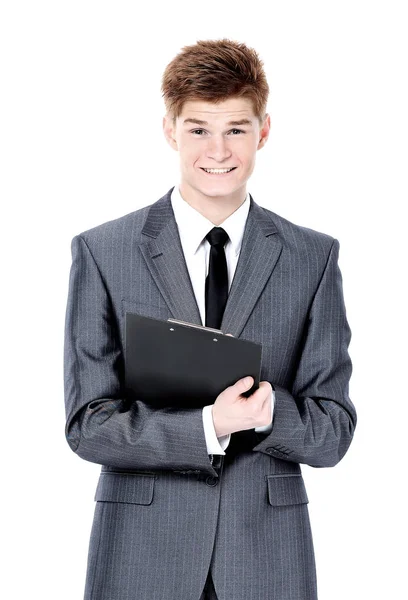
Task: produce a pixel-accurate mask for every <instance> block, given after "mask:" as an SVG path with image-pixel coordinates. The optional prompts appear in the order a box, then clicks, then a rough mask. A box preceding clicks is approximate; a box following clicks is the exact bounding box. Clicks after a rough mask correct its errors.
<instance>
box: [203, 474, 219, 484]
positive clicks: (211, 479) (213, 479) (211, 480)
mask: <svg viewBox="0 0 408 600" xmlns="http://www.w3.org/2000/svg"><path fill="white" fill-rule="evenodd" d="M205 483H206V484H207V485H211V486H214V485H217V483H218V479H217V477H213V475H209V476H208V477H207V479H206V480H205Z"/></svg>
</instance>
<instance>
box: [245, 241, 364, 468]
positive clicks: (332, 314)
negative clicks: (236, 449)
mask: <svg viewBox="0 0 408 600" xmlns="http://www.w3.org/2000/svg"><path fill="white" fill-rule="evenodd" d="M338 254H339V242H338V240H334V241H333V244H332V246H331V249H330V253H329V256H328V259H327V263H326V266H325V269H324V272H323V275H322V277H321V279H320V283H319V285H318V288H317V290H316V293H315V296H314V298H313V302H312V304H311V307H310V310H309V314H308V320H307V323H306V325H305V331H304V336H303V342H302V347H301V353H300V358H299V361H298V365H297V370H296V374H295V377H294V381H293V385H292V387H291V389H286V388H284V387H281V386H280V385H278V384H276V383H274V382H272V381H271V382H270V383H271V385H272V386H273V388H274V390H275V409H274V417H273V423H272V430H271V432H270V433H269V434H268V435H267V436H264V435H261V434H259V433H258V434H257V433H255V436H256V439H257V441H258V442H259V443H257V444H256V445H255V446H254V448H253V450H255V451H259V452H265V453H266V454H269V455H271V456H274V457H276V458H280V459H283V460H288V461H293V462H298V463H305V464H308V465H310V466H312V467H332V466H334V465H336V464H337V463H338V462H339V461H340V460H341V459H342V458H343V456H344V455H345V453H346V452H347V450H348V448H349V446H350V443H351V441H352V438H353V435H354V429H355V426H356V422H357V415H356V410H355V408H354V405H353V404H352V402H351V400H350V398H349V395H348V386H349V380H350V376H351V372H352V364H351V360H350V357H349V354H348V346H349V342H350V339H351V332H350V328H349V325H348V322H347V318H346V309H345V305H344V299H343V290H342V276H341V272H340V269H339V266H338Z"/></svg>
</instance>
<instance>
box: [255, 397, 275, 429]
mask: <svg viewBox="0 0 408 600" xmlns="http://www.w3.org/2000/svg"><path fill="white" fill-rule="evenodd" d="M274 408H275V390H272V394H271V422H270V423H269V425H261V426H260V427H255V431H259V432H262V433H270V432H271V431H272V421H273V413H274Z"/></svg>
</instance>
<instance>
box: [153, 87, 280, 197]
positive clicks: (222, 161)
mask: <svg viewBox="0 0 408 600" xmlns="http://www.w3.org/2000/svg"><path fill="white" fill-rule="evenodd" d="M163 128H164V133H165V136H166V139H167V141H168V142H169V144H170V145H171V147H172V148H174V149H175V150H178V152H179V154H180V169H181V180H180V189H181V192H182V193H183V192H184V194H185V195H186V196H187V198H188V195H193V197H194V198H195V199H198V200H208V199H210V198H211V199H213V200H215V199H217V198H219V199H224V200H231V201H234V200H237V199H238V200H239V199H241V201H243V200H244V198H245V195H246V182H247V181H248V179H249V177H250V176H251V174H252V171H253V170H254V167H255V155H256V152H257V150H259V149H260V148H262V147H263V146H264V144H265V143H266V140H267V139H268V134H269V128H270V117H269V115H267V116H266V118H265V121H264V124H263V125H262V127H261V126H260V124H259V120H258V118H257V117H256V116H255V114H254V112H253V108H252V103H251V101H250V100H248V99H246V98H230V99H228V100H226V101H224V102H222V103H219V104H214V103H211V102H206V101H202V100H192V101H188V102H186V103H185V104H184V106H183V110H182V113H181V115H180V116H179V117H177V119H176V124H175V126H173V122H172V118H171V117H170V116H168V115H166V116H165V117H164V119H163ZM214 170H215V171H214ZM225 170H228V172H225ZM187 198H186V199H187Z"/></svg>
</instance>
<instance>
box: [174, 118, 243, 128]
mask: <svg viewBox="0 0 408 600" xmlns="http://www.w3.org/2000/svg"><path fill="white" fill-rule="evenodd" d="M186 123H194V124H195V125H208V123H207V121H201V120H200V119H184V121H183V125H185V124H186ZM227 125H228V126H235V127H236V126H237V125H252V121H250V120H249V119H240V120H239V121H229V122H228V123H227Z"/></svg>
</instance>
